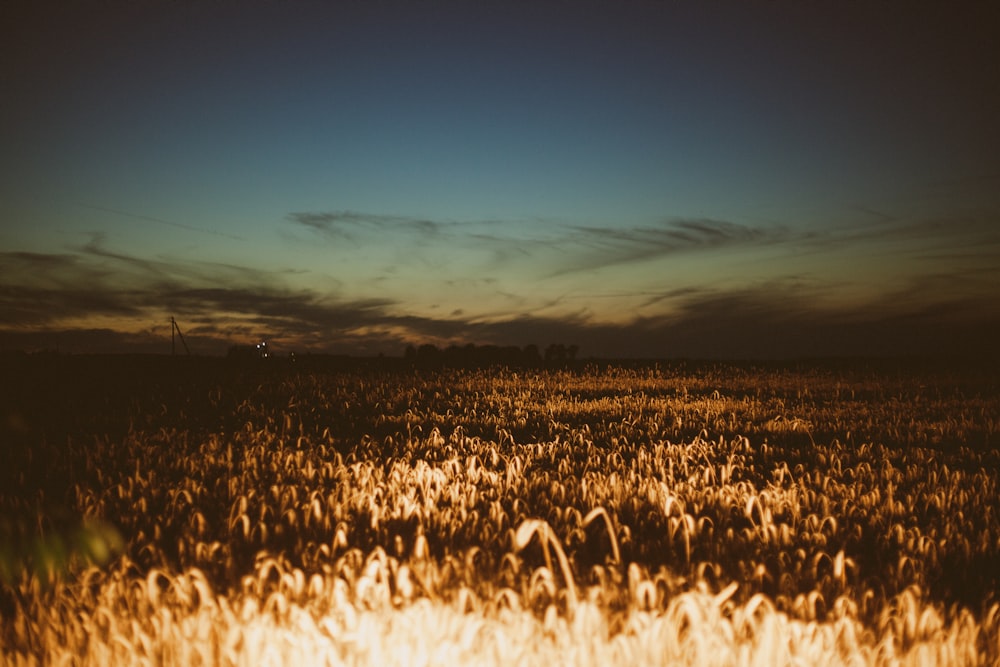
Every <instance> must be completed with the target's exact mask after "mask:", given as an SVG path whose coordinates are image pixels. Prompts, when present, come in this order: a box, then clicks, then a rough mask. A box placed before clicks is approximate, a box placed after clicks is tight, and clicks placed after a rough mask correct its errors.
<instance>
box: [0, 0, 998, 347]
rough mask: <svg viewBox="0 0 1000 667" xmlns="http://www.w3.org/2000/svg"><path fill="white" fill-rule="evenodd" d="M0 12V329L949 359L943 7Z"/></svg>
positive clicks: (973, 175)
mask: <svg viewBox="0 0 1000 667" xmlns="http://www.w3.org/2000/svg"><path fill="white" fill-rule="evenodd" d="M35 5H36V3H27V2H20V1H15V2H14V3H12V4H10V5H9V6H7V7H5V9H4V10H3V11H4V12H5V13H6V16H5V17H4V19H3V21H2V25H3V27H2V28H0V31H2V33H3V34H2V35H0V37H3V43H4V44H5V46H4V47H3V49H4V51H3V55H2V60H0V64H2V70H0V74H2V80H0V81H2V85H3V87H4V88H6V94H4V95H3V97H4V99H5V100H8V102H6V103H5V104H4V105H3V107H2V109H0V139H2V142H3V145H4V146H5V147H6V148H5V150H4V152H3V155H2V156H0V176H2V179H0V305H2V313H3V314H2V315H0V347H2V348H5V349H39V348H51V347H56V346H58V347H59V348H60V349H63V350H67V351H77V352H88V351H167V350H168V349H169V334H170V325H169V321H170V317H171V316H174V317H176V318H177V320H178V321H179V322H180V323H181V324H182V326H183V327H184V329H185V334H186V335H187V336H188V338H189V340H190V342H191V344H192V347H193V348H194V349H195V350H196V351H199V352H201V353H203V354H221V353H224V352H225V350H226V349H227V347H228V346H229V345H230V344H234V343H246V342H251V341H254V340H256V339H258V338H268V339H269V340H271V341H272V345H274V346H275V348H276V349H283V350H297V351H310V350H311V351H316V352H319V351H328V352H341V353H351V354H374V353H377V352H384V353H386V354H399V353H401V352H402V350H403V348H404V347H405V345H406V344H408V343H425V342H432V343H435V344H438V345H447V344H451V343H458V344H465V343H469V342H472V343H478V344H486V343H492V344H502V345H519V346H521V345H526V344H529V343H535V344H539V345H541V346H543V347H544V346H545V345H547V344H548V343H551V342H565V343H576V344H578V345H579V346H580V350H581V355H584V356H590V355H595V356H656V357H666V356H713V357H738V356H754V357H786V356H800V355H827V354H829V355H839V354H891V353H927V352H941V351H956V352H967V351H970V350H972V351H977V350H979V349H980V348H985V347H988V346H989V345H990V343H989V340H990V337H989V335H988V332H989V330H990V329H991V328H992V329H994V330H995V327H996V325H997V324H998V323H1000V307H998V305H997V303H998V299H997V297H998V291H1000V289H998V288H1000V219H998V214H1000V194H998V193H1000V130H998V124H997V122H996V118H998V117H1000V46H998V45H997V42H996V39H995V35H996V34H997V29H998V28H1000V22H998V21H997V19H996V18H994V16H993V13H991V12H990V11H989V8H988V7H986V5H979V4H976V5H972V4H968V5H963V6H961V7H959V8H955V7H951V6H945V5H943V4H940V3H934V4H921V3H902V2H898V3H879V4H877V5H873V4H871V3H831V4H830V5H829V6H824V5H821V4H820V3H767V4H760V5H751V4H750V3H735V2H712V3H704V2H697V3H696V2H690V3H681V2H678V3H673V2H625V3H610V2H608V3H571V2H539V3H500V2H497V3H478V2H477V3H471V2H450V3H444V2H426V3H402V2H398V3H396V2H357V3H330V4H326V3H309V2H288V3H275V2H249V3H245V2H241V3H236V2H225V1H220V2H210V3H174V2H144V3H125V2H122V3H115V2H104V3H83V2H79V3H66V4H61V5H58V6H51V7H46V8H44V9H38V8H37V7H36V6H35Z"/></svg>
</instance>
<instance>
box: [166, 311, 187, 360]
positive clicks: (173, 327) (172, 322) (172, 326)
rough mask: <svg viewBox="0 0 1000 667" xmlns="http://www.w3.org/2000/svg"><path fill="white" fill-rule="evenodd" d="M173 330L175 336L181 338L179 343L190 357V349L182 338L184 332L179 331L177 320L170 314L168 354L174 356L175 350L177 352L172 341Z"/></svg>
mask: <svg viewBox="0 0 1000 667" xmlns="http://www.w3.org/2000/svg"><path fill="white" fill-rule="evenodd" d="M174 332H176V333H177V338H180V339H181V344H182V345H184V351H185V352H187V355H188V356H189V357H190V356H191V350H189V349H188V344H187V342H186V341H185V340H184V334H182V333H181V328H180V327H179V326H177V320H175V319H174V318H173V316H172V315H171V316H170V356H171V357H172V356H174V354H176V352H177V349H176V347H175V345H176V343H175V342H174Z"/></svg>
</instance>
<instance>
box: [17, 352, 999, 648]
mask: <svg viewBox="0 0 1000 667" xmlns="http://www.w3.org/2000/svg"><path fill="white" fill-rule="evenodd" d="M272 361H273V362H274V363H271V362H272ZM3 369H4V383H3V384H4V387H3V389H2V390H0V391H2V394H0V399H2V405H0V419H2V423H3V426H2V430H0V434H2V437H3V442H2V443H0V448H2V452H3V453H2V454H0V456H2V457H3V458H0V522H2V523H0V541H2V545H0V547H2V552H0V575H2V578H0V614H2V619H0V664H5V665H22V664H23V665H35V664H45V665H49V664H51V665H199V664H200V665H275V664H288V665H296V666H301V667H307V666H310V665H341V664H345V665H380V666H381V665H458V664H475V665H546V666H552V665H609V664H614V665H667V664H669V665H674V664H678V665H699V666H703V665H769V666H770V665H817V664H823V665H876V664H877V665H985V664H998V662H1000V596H998V590H1000V589H998V579H1000V567H998V566H997V564H998V563H1000V516H998V513H997V508H998V499H1000V490H998V482H1000V455H998V452H997V445H998V444H1000V434H998V430H1000V374H998V373H997V368H996V367H995V366H987V367H976V366H974V365H971V364H970V365H965V366H958V365H945V364H937V365H935V364H930V363H915V362H914V363H903V362H900V361H884V362H879V363H876V362H864V361H855V362H850V363H848V362H838V363H833V362H825V363H819V362H817V363H810V364H806V363H798V364H784V365H781V364H756V365H754V364H749V363H748V364H721V363H720V364H713V363H693V362H670V363H666V362H665V363H662V364H655V365H654V364H650V365H638V364H636V365H631V366H625V365H584V364H579V365H574V366H573V367H572V368H515V369H507V368H492V369H465V370H463V369H432V368H411V367H407V366H406V365H404V364H403V363H401V362H398V361H394V360H386V361H383V362H376V361H374V360H372V361H371V362H367V363H362V362H360V361H359V362H352V363H349V362H346V361H342V362H340V363H339V365H334V364H332V363H327V364H326V365H323V364H322V363H320V362H319V361H316V360H310V359H304V360H300V362H299V363H295V364H292V363H287V362H284V361H279V360H268V361H261V362H260V363H245V362H243V363H232V362H230V363H227V362H225V361H223V360H204V359H203V360H196V359H170V358H161V359H157V358H148V359H127V358H123V359H116V358H100V357H94V358H87V357H78V358H77V357H62V358H60V357H52V358H11V359H6V360H4V361H3Z"/></svg>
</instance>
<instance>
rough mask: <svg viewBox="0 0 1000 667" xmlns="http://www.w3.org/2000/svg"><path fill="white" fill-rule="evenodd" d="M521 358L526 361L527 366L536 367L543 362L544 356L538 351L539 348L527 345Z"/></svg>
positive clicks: (522, 351)
mask: <svg viewBox="0 0 1000 667" xmlns="http://www.w3.org/2000/svg"><path fill="white" fill-rule="evenodd" d="M521 358H522V359H523V360H524V363H525V365H527V366H534V365H536V364H538V363H539V362H540V361H541V360H542V354H541V352H539V351H538V346H537V345H535V344H534V343H532V344H531V345H525V346H524V349H523V350H521Z"/></svg>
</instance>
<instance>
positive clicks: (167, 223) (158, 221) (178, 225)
mask: <svg viewBox="0 0 1000 667" xmlns="http://www.w3.org/2000/svg"><path fill="white" fill-rule="evenodd" d="M78 205H79V206H80V207H82V208H86V209H90V210H92V211H100V212H102V213H111V214H112V215H116V216H119V217H123V218H129V219H130V220H137V221H139V222H147V223H152V224H154V225H161V226H164V227H173V228H174V229H183V230H185V231H189V232H197V233H198V234H208V235H211V236H219V237H221V238H226V239H230V240H233V241H245V240H246V239H245V238H243V237H242V236H238V235H236V234H228V233H226V232H220V231H217V230H214V229H206V228H204V227H197V226H195V225H186V224H184V223H182V222H174V221H172V220H164V219H163V218H157V217H154V216H151V215H143V214H141V213H132V212H129V211H122V210H120V209H116V208H110V207H107V206H95V205H93V204H78Z"/></svg>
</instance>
